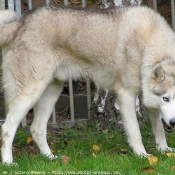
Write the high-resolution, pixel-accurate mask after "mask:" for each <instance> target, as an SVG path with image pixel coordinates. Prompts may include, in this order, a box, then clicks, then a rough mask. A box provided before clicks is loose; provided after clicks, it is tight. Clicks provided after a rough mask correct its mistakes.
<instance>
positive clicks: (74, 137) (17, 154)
mask: <svg viewBox="0 0 175 175" xmlns="http://www.w3.org/2000/svg"><path fill="white" fill-rule="evenodd" d="M150 128H151V127H150V125H149V124H147V125H146V126H145V125H144V126H142V127H141V131H142V136H143V142H144V145H145V147H146V149H147V152H149V153H151V154H153V155H154V156H156V157H158V162H157V163H156V164H155V165H150V164H149V161H148V159H147V158H139V157H138V156H136V155H134V154H133V152H132V150H131V149H130V148H129V146H128V144H127V143H126V136H125V135H124V134H123V133H122V132H121V131H117V130H116V131H108V132H105V133H97V132H96V130H95V129H92V128H88V127H83V128H81V129H75V128H74V129H67V130H64V131H61V132H55V131H52V132H50V133H49V134H48V142H49V145H50V146H51V148H52V150H53V152H54V154H55V155H57V156H58V157H59V158H58V159H56V160H53V161H50V160H49V159H48V158H46V157H44V156H41V155H40V154H39V151H38V148H37V147H36V145H35V143H33V142H30V143H27V138H28V137H29V136H30V133H29V131H28V130H29V129H28V128H27V129H26V128H25V129H19V130H18V132H17V134H16V137H15V140H14V144H13V145H14V147H13V149H14V161H15V162H17V163H18V164H19V166H18V167H9V166H5V165H2V164H0V174H15V175H17V174H40V175H41V174H50V175H52V174H80V175H83V174H93V175H95V174H100V175H101V174H119V175H140V174H149V173H148V172H143V168H146V167H151V168H153V169H154V170H153V172H152V173H151V174H157V175H174V174H175V170H172V167H173V166H174V165H175V157H171V158H168V157H167V156H166V155H162V154H160V153H159V152H157V151H156V149H155V144H154V137H153V135H152V132H151V131H150ZM167 139H168V143H169V146H171V147H174V148H175V141H174V140H175V134H174V133H172V134H167ZM93 145H98V146H99V148H100V151H95V150H93ZM63 155H66V156H68V157H69V158H70V161H69V162H68V163H67V164H65V163H63V162H62V159H61V156H63Z"/></svg>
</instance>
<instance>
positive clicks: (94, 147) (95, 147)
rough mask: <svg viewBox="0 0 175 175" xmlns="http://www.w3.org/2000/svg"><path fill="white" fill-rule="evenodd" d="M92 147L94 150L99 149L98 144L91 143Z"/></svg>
mask: <svg viewBox="0 0 175 175" xmlns="http://www.w3.org/2000/svg"><path fill="white" fill-rule="evenodd" d="M92 147H93V150H94V151H100V148H99V146H98V145H93V146H92Z"/></svg>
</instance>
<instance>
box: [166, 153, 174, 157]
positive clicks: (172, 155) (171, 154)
mask: <svg viewBox="0 0 175 175" xmlns="http://www.w3.org/2000/svg"><path fill="white" fill-rule="evenodd" d="M166 156H167V157H175V153H166Z"/></svg>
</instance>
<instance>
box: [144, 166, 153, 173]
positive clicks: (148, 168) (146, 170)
mask: <svg viewBox="0 0 175 175" xmlns="http://www.w3.org/2000/svg"><path fill="white" fill-rule="evenodd" d="M142 171H143V172H146V173H152V172H154V168H153V167H145V168H143V169H142Z"/></svg>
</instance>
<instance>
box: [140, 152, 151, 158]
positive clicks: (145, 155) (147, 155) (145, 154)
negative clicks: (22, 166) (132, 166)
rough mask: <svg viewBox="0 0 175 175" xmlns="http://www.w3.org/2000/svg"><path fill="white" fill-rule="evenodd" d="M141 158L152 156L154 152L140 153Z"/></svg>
mask: <svg viewBox="0 0 175 175" xmlns="http://www.w3.org/2000/svg"><path fill="white" fill-rule="evenodd" d="M138 156H139V157H140V158H147V157H149V156H152V154H147V153H144V154H139V155H138Z"/></svg>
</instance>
